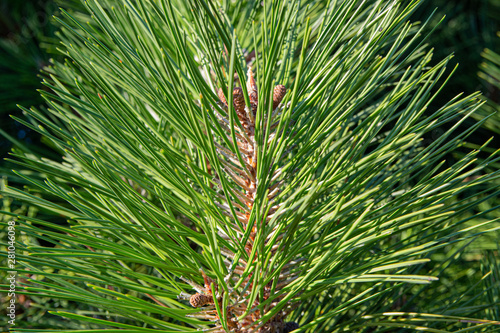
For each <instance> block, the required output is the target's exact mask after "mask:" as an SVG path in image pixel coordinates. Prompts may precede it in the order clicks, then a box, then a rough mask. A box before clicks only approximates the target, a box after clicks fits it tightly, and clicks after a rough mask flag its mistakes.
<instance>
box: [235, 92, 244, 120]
mask: <svg viewBox="0 0 500 333" xmlns="http://www.w3.org/2000/svg"><path fill="white" fill-rule="evenodd" d="M233 104H234V109H235V110H236V113H237V114H245V97H243V89H241V88H240V87H237V88H234V90H233Z"/></svg>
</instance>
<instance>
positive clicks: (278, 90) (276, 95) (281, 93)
mask: <svg viewBox="0 0 500 333" xmlns="http://www.w3.org/2000/svg"><path fill="white" fill-rule="evenodd" d="M285 94H286V88H285V86H284V85H282V84H280V85H277V86H276V87H274V92H273V110H274V109H276V108H277V107H278V105H280V103H281V101H282V100H283V97H285Z"/></svg>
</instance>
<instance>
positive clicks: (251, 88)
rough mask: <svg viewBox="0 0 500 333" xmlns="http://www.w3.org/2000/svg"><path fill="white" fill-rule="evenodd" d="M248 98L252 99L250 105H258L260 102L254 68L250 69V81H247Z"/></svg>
mask: <svg viewBox="0 0 500 333" xmlns="http://www.w3.org/2000/svg"><path fill="white" fill-rule="evenodd" d="M247 89H248V97H249V98H250V103H255V104H257V102H258V92H257V83H255V78H254V76H253V71H252V68H251V67H250V68H248V81H247Z"/></svg>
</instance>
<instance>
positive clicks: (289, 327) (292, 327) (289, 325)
mask: <svg viewBox="0 0 500 333" xmlns="http://www.w3.org/2000/svg"><path fill="white" fill-rule="evenodd" d="M299 327H300V326H299V324H297V323H296V322H294V321H289V322H288V323H285V326H284V327H283V333H290V332H292V331H294V330H296V329H297V328H299Z"/></svg>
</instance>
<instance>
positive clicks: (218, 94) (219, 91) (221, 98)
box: [217, 88, 227, 106]
mask: <svg viewBox="0 0 500 333" xmlns="http://www.w3.org/2000/svg"><path fill="white" fill-rule="evenodd" d="M217 96H219V99H220V101H221V102H222V103H223V104H224V105H225V106H227V100H226V96H224V91H223V90H222V88H219V90H218V91H217Z"/></svg>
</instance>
